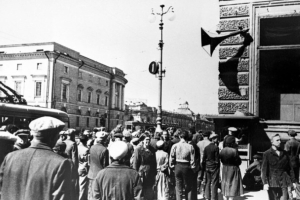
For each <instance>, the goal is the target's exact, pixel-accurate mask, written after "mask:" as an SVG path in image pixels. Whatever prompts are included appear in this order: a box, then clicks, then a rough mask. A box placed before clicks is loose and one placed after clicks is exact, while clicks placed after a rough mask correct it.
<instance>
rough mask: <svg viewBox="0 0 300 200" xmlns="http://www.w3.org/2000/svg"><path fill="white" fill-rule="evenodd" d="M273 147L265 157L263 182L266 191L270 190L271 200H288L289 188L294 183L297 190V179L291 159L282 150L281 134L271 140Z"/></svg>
mask: <svg viewBox="0 0 300 200" xmlns="http://www.w3.org/2000/svg"><path fill="white" fill-rule="evenodd" d="M271 143H272V147H271V148H270V149H269V150H267V151H266V152H265V153H264V155H263V162H262V181H263V184H264V190H268V193H269V197H270V199H276V200H279V199H280V200H287V199H288V187H289V186H290V185H291V184H292V183H293V186H294V188H296V184H295V182H296V179H295V175H294V170H293V168H292V165H291V161H290V158H289V156H288V154H287V152H286V151H284V150H283V149H281V147H280V144H281V138H280V136H279V134H276V135H274V136H273V137H272V138H271Z"/></svg>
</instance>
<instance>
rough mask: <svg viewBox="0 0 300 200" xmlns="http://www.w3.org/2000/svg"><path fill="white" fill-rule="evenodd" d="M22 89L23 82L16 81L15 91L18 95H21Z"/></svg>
mask: <svg viewBox="0 0 300 200" xmlns="http://www.w3.org/2000/svg"><path fill="white" fill-rule="evenodd" d="M21 87H22V82H21V81H16V82H15V91H16V92H17V93H18V94H21Z"/></svg>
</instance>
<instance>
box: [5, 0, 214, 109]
mask: <svg viewBox="0 0 300 200" xmlns="http://www.w3.org/2000/svg"><path fill="white" fill-rule="evenodd" d="M218 2H219V1H218V0H187V1H184V0H166V1H165V5H166V8H168V7H169V6H173V7H174V11H175V13H176V18H175V20H174V21H169V20H168V18H167V15H166V16H165V18H164V38H163V39H164V43H165V46H164V51H163V66H164V68H165V69H166V77H165V78H164V79H163V104H162V107H163V109H165V110H169V111H173V110H176V109H177V108H178V106H179V104H181V103H183V102H185V101H187V102H188V103H189V105H190V108H191V109H192V110H193V111H194V112H196V113H200V114H206V113H209V114H217V108H218V105H217V104H218V64H217V63H218V59H217V55H218V53H217V51H216V52H215V54H214V55H213V57H209V56H208V55H207V54H206V52H205V51H204V50H203V49H202V47H201V37H200V28H201V27H203V28H205V29H207V30H211V31H213V30H215V29H216V25H217V24H218V21H219V10H218ZM0 5H1V6H0V18H1V26H0V44H2V45H4V44H21V43H37V42H57V43H59V44H61V45H64V46H66V47H69V48H71V49H73V50H75V51H78V52H80V54H82V55H84V56H86V57H89V58H91V59H93V60H96V61H98V62H100V63H103V64H106V65H108V66H110V67H118V68H120V69H122V70H123V71H124V72H125V73H126V78H127V80H128V83H127V85H126V88H125V98H139V99H145V100H147V104H148V105H149V106H157V104H158V79H157V78H155V76H153V75H151V74H150V73H149V72H148V66H149V64H150V62H151V61H155V60H159V51H158V42H159V39H160V31H159V28H158V27H159V25H158V24H159V17H158V16H157V18H156V21H155V22H154V23H149V22H148V16H149V14H150V13H151V8H153V9H154V11H155V12H160V11H161V10H160V7H159V5H160V0H57V1H49V0H47V1H46V0H21V1H20V0H0Z"/></svg>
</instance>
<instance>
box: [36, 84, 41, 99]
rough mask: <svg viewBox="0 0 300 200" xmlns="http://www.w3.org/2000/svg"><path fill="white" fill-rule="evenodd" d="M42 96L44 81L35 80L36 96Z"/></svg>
mask: <svg viewBox="0 0 300 200" xmlns="http://www.w3.org/2000/svg"><path fill="white" fill-rule="evenodd" d="M41 96H42V82H40V81H38V82H35V97H41Z"/></svg>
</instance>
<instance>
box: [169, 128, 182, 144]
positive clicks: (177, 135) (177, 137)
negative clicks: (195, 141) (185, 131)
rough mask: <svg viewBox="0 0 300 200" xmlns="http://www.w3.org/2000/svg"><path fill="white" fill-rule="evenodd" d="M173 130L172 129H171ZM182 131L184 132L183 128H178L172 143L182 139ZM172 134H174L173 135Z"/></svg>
mask: <svg viewBox="0 0 300 200" xmlns="http://www.w3.org/2000/svg"><path fill="white" fill-rule="evenodd" d="M170 130H172V129H170ZM171 132H172V131H171ZM181 132H182V129H180V128H179V129H177V130H176V131H175V132H174V133H173V137H172V143H173V144H176V143H177V142H179V141H180V139H179V135H180V134H181ZM170 135H171V134H170ZM171 136H172V135H171Z"/></svg>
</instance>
